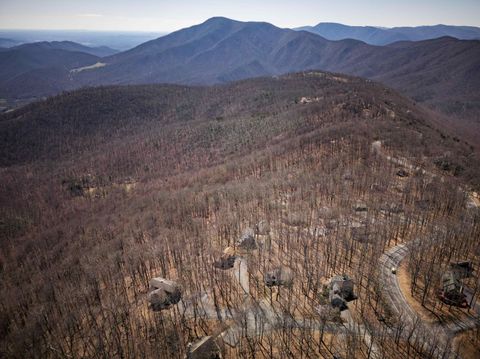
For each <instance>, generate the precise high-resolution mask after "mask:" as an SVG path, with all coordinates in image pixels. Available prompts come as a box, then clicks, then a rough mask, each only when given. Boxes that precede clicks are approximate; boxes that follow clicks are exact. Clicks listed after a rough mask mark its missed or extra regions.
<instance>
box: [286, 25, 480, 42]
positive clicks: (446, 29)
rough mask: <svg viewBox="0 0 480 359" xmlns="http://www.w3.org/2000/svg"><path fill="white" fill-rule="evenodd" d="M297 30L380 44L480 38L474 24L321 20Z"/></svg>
mask: <svg viewBox="0 0 480 359" xmlns="http://www.w3.org/2000/svg"><path fill="white" fill-rule="evenodd" d="M295 30H299V31H302V30H305V31H309V32H312V33H314V34H317V35H320V36H322V37H324V38H326V39H328V40H334V41H336V40H344V39H355V40H360V41H363V42H366V43H367V44H371V45H379V46H382V45H387V44H392V43H394V42H397V41H422V40H430V39H435V38H439V37H444V36H450V37H455V38H457V39H459V40H478V39H480V28H478V27H474V26H451V25H434V26H416V27H393V28H384V27H374V26H349V25H343V24H338V23H331V22H321V23H319V24H317V25H315V26H303V27H299V28H296V29H295Z"/></svg>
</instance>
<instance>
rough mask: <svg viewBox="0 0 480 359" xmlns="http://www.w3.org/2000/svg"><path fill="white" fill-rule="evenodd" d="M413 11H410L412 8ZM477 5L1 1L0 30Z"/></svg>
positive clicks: (351, 21)
mask: <svg viewBox="0 0 480 359" xmlns="http://www.w3.org/2000/svg"><path fill="white" fill-rule="evenodd" d="M412 9H415V10H412ZM479 13H480V2H478V1H475V0H459V1H451V0H437V1H434V0H417V1H413V0H406V1H403V2H401V3H390V2H389V3H387V2H385V1H380V0H373V1H355V0H345V1H342V2H338V3H331V2H329V1H325V0H319V1H314V0H299V1H295V2H293V1H273V0H264V1H254V0H246V1H243V2H242V3H241V4H240V3H227V2H225V1H218V0H207V1H204V2H202V3H201V4H200V3H198V2H194V1H192V0H179V1H176V2H175V3H174V2H171V1H153V0H142V1H139V2H136V3H132V2H130V1H125V0H118V1H113V0H106V1H102V2H98V1H93V0H85V1H83V2H81V3H79V2H77V1H69V0H67V1H62V2H59V1H56V0H45V1H42V2H41V3H40V2H38V1H33V0H1V1H0V29H1V30H4V31H7V30H12V31H13V30H29V31H39V30H49V31H52V30H58V31H95V32H147V33H151V32H158V33H168V32H172V31H175V30H178V29H181V28H185V27H188V26H191V25H195V24H199V23H202V22H204V21H205V20H207V19H209V18H211V17H215V16H222V17H227V18H231V19H234V20H239V21H265V22H269V23H272V24H274V25H276V26H278V27H281V28H295V27H301V26H307V25H316V24H318V23H320V22H334V23H341V24H345V25H351V26H375V27H384V28H385V27H387V28H391V27H398V26H432V25H438V24H445V25H455V26H476V27H479V26H480V17H478V16H477V15H478V14H479Z"/></svg>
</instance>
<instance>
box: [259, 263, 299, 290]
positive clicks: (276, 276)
mask: <svg viewBox="0 0 480 359" xmlns="http://www.w3.org/2000/svg"><path fill="white" fill-rule="evenodd" d="M264 281H265V285H266V286H267V287H276V286H290V285H292V284H293V272H292V270H291V269H290V268H288V267H284V266H281V267H278V268H275V269H273V270H271V271H268V272H267V273H265V276H264Z"/></svg>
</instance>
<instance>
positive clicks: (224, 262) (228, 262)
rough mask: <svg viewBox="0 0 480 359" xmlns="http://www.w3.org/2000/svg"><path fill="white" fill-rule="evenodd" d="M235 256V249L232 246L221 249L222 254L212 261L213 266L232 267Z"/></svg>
mask: <svg viewBox="0 0 480 359" xmlns="http://www.w3.org/2000/svg"><path fill="white" fill-rule="evenodd" d="M236 258H237V257H236V256H235V250H234V249H233V248H232V247H227V248H225V250H224V251H223V254H222V256H221V257H220V258H219V259H218V260H216V261H215V262H213V266H214V267H215V268H219V269H223V270H226V269H230V268H233V266H234V264H235V259H236Z"/></svg>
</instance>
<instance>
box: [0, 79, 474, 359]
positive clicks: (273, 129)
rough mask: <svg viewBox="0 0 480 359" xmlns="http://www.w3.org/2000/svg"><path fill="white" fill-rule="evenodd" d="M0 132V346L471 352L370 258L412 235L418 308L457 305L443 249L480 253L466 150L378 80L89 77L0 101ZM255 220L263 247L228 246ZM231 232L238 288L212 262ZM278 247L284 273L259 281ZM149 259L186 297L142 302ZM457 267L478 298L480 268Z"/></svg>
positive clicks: (103, 352)
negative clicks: (350, 293)
mask: <svg viewBox="0 0 480 359" xmlns="http://www.w3.org/2000/svg"><path fill="white" fill-rule="evenodd" d="M0 146H1V147H0V166H1V168H0V211H1V212H0V278H1V282H2V286H1V287H0V356H2V357H8V358H26V357H29V358H37V357H38V358H112V357H118V358H138V357H145V358H183V357H184V356H185V355H186V353H187V346H188V343H190V342H195V341H196V340H198V339H199V338H201V337H203V336H205V335H213V336H218V343H219V346H220V350H221V352H222V355H223V356H224V357H225V358H235V357H241V358H252V357H259V358H263V357H265V358H268V357H278V358H318V357H323V358H331V357H332V356H336V357H341V358H372V357H378V358H382V357H383V358H428V357H449V355H456V354H458V355H461V356H463V357H466V358H468V355H470V356H471V357H475V355H476V354H478V353H479V348H480V341H479V339H480V337H479V333H478V331H477V330H476V329H473V330H468V331H465V333H463V334H462V337H459V338H456V339H455V338H453V337H448V340H443V339H442V338H443V337H442V336H440V335H438V336H436V335H435V333H433V332H432V331H430V330H429V327H427V326H425V325H424V324H423V323H422V321H421V320H420V319H419V320H418V322H415V323H414V325H413V327H412V326H411V325H407V324H406V319H405V317H403V316H399V315H396V314H395V310H394V308H392V307H391V306H390V303H389V301H388V300H387V298H386V296H385V291H386V289H385V287H384V284H385V283H384V281H383V279H382V278H383V277H382V276H381V270H380V268H379V258H381V256H382V255H383V254H384V253H385V252H386V251H387V250H388V249H390V248H392V247H394V246H396V245H398V244H402V243H406V244H407V243H408V244H409V245H410V246H411V247H412V248H413V249H412V250H411V251H410V253H411V254H409V255H408V256H407V258H406V260H405V263H404V268H402V269H401V270H402V271H404V272H405V277H406V278H408V282H409V283H410V285H409V289H410V291H409V292H410V295H411V297H412V301H413V302H414V303H416V306H418V307H420V308H422V310H425V311H427V312H428V313H430V314H431V315H432V316H434V317H437V318H440V319H441V320H445V321H449V320H458V319H459V318H463V317H465V316H468V315H469V314H471V313H470V311H469V310H468V309H461V308H457V307H454V306H448V305H445V304H442V302H440V301H439V300H438V298H437V297H436V292H437V290H438V288H439V285H440V280H441V276H442V273H443V272H444V271H445V270H446V268H447V267H448V266H449V263H450V262H452V261H455V260H469V261H472V263H473V265H474V268H475V270H478V268H480V259H479V256H480V242H479V240H478V238H480V225H479V223H480V222H479V220H480V212H479V210H478V207H477V206H476V204H477V202H476V201H477V200H478V199H477V198H476V197H475V194H474V193H475V192H474V191H476V190H478V189H479V187H480V182H479V178H480V163H479V158H478V149H477V148H475V147H474V146H473V145H472V144H470V143H467V142H465V141H463V140H461V139H459V138H457V137H455V136H454V135H451V134H450V133H449V131H448V129H445V128H443V127H442V126H441V125H440V124H439V123H438V121H437V119H436V115H435V113H433V112H431V111H429V110H426V109H424V108H422V107H421V106H419V105H417V104H415V103H414V102H413V101H411V100H408V99H406V98H404V97H402V96H400V95H398V94H397V93H395V92H394V91H392V90H390V89H387V88H385V87H383V86H381V85H378V84H375V83H373V82H370V81H365V80H361V79H357V78H353V77H345V76H340V75H334V74H329V73H323V72H307V73H299V74H294V75H286V76H282V77H279V78H259V79H253V80H245V81H241V82H237V83H233V84H230V85H225V86H213V87H183V86H161V85H151V86H125V87H102V88H95V89H83V90H78V91H75V92H71V93H65V94H62V95H59V96H57V97H53V98H49V99H47V100H45V101H43V102H38V103H34V104H31V105H28V106H25V107H23V108H21V109H18V110H16V111H13V112H11V113H8V114H3V115H1V117H0ZM400 171H403V172H400ZM260 221H265V222H266V223H268V225H269V227H270V230H269V231H268V233H266V234H265V233H262V234H260V233H256V234H255V240H256V242H257V248H256V249H255V250H250V251H246V250H242V249H240V248H237V246H236V241H237V240H238V239H239V237H240V236H241V235H242V233H243V232H244V230H245V229H247V228H255V225H256V224H257V223H259V222H260ZM229 246H230V247H234V248H235V250H236V251H237V254H238V256H239V257H242V258H243V261H244V263H247V264H248V282H249V288H248V293H246V292H245V290H244V288H243V287H242V285H241V283H240V284H239V279H238V277H239V274H238V272H237V275H235V271H236V270H237V267H234V268H233V269H231V270H221V269H217V268H215V267H214V265H213V264H214V262H215V261H216V260H217V259H218V257H219V256H220V255H221V253H222V251H223V250H224V249H225V248H226V247H229ZM278 265H283V266H288V267H289V268H291V270H292V272H293V275H294V280H293V285H291V286H288V287H281V288H273V289H272V288H268V287H266V286H265V284H264V281H263V278H264V274H265V273H266V272H267V271H269V270H271V269H272V268H273V267H275V266H278ZM399 271H400V268H399ZM338 274H348V275H349V276H350V277H351V278H353V280H354V282H355V294H356V296H357V297H358V298H357V299H356V300H354V301H352V302H350V303H349V305H348V306H349V312H350V313H351V318H350V319H349V320H350V321H348V320H347V322H348V323H352V322H353V323H355V324H354V325H350V324H345V323H346V319H345V318H343V317H341V314H340V313H339V312H338V311H336V310H333V309H331V310H327V309H326V308H328V307H329V306H328V295H326V293H325V291H326V288H325V283H326V280H327V279H328V278H330V277H331V276H333V275H338ZM157 276H161V277H164V278H168V279H172V280H175V281H177V282H178V283H179V284H180V285H181V287H182V291H183V293H182V302H181V303H179V304H178V305H174V306H172V307H171V308H169V309H166V310H162V311H159V312H154V311H151V310H150V309H149V307H148V303H147V299H146V298H147V291H148V287H149V281H150V279H151V278H153V277H157ZM467 284H468V286H469V287H470V288H471V289H472V290H473V291H474V295H473V299H474V300H475V301H476V298H477V297H478V295H477V292H478V284H479V283H478V279H477V277H474V278H470V279H469V280H468V283H467ZM209 308H210V309H209ZM212 313H214V314H212ZM227 313H229V314H227ZM265 313H268V314H265ZM252 316H253V317H254V318H255V323H257V321H258V328H256V329H255V330H253V331H252V329H251V326H250V324H249V323H250V322H251V319H250V318H251V317H252ZM269 316H271V317H273V318H275V320H274V321H273V323H274V325H273V324H272V321H267V320H265V317H269ZM342 323H343V324H342ZM339 328H340V329H339ZM229 330H230V331H235V333H237V334H238V341H237V343H235V345H230V344H229V343H226V342H227V340H225V341H224V342H222V340H221V338H222V335H223V334H221V333H225V332H228V331H229ZM452 353H454V354H452ZM472 353H473V354H472ZM472 355H473V356H472ZM453 357H454V356H453Z"/></svg>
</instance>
